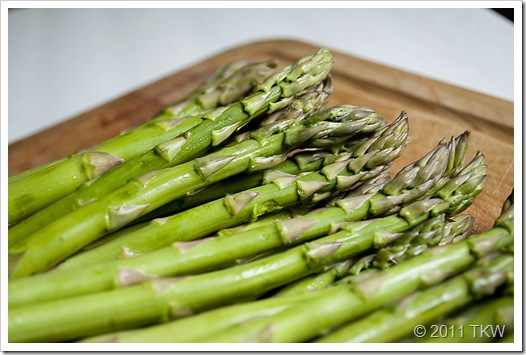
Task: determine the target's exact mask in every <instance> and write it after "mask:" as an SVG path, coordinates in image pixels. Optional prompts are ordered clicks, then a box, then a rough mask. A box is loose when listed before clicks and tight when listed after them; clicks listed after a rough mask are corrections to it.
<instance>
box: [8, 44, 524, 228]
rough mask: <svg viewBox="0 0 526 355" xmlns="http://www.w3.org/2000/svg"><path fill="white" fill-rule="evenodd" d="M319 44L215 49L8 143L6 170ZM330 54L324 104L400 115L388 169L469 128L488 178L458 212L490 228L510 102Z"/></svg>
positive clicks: (502, 195) (506, 179)
mask: <svg viewBox="0 0 526 355" xmlns="http://www.w3.org/2000/svg"><path fill="white" fill-rule="evenodd" d="M318 48H319V46H316V45H313V44H308V43H303V42H298V41H292V40H268V41H262V42H256V43H251V44H247V45H242V46H239V47H235V48H232V49H230V50H227V51H224V52H222V53H218V54H217V55H214V56H213V57H211V58H208V59H206V60H204V61H202V62H200V63H197V64H195V65H192V66H191V67H189V68H186V69H185V70H182V71H180V72H177V73H174V74H172V75H169V76H167V77H166V78H163V79H162V80H159V81H156V82H154V83H151V84H150V85H147V86H145V87H143V88H140V89H138V90H135V91H133V92H130V93H129V94H127V95H125V96H123V97H121V98H118V99H116V100H113V101H111V102H108V103H107V104H105V105H102V106H100V107H97V108H94V109H92V110H90V111H88V112H85V113H83V114H81V115H79V116H76V117H73V118H71V119H69V120H67V121H66V122H64V123H61V124H59V125H56V126H54V127H52V128H49V129H46V130H44V131H42V132H40V133H37V134H35V135H33V136H31V137H28V138H26V139H24V140H21V141H18V142H15V143H13V144H11V145H10V146H9V151H8V155H9V174H10V175H12V174H15V173H18V172H21V171H23V170H26V169H29V168H32V167H35V166H38V165H40V164H43V163H47V162H50V161H53V160H55V159H58V158H61V157H63V156H66V155H68V154H71V153H73V152H76V151H79V150H82V149H85V148H88V147H91V146H93V145H96V144H97V143H99V142H101V141H104V140H106V139H108V138H110V137H112V136H114V135H116V134H117V133H119V132H121V131H123V130H125V129H127V128H130V127H132V126H135V125H138V124H140V123H142V122H144V121H146V120H147V119H149V118H151V117H153V115H154V114H156V113H157V112H158V111H159V110H160V109H161V108H162V107H164V106H167V105H169V104H170V103H172V102H174V101H175V100H177V99H178V98H180V97H182V96H183V95H184V94H186V93H188V92H189V91H191V90H192V89H194V88H196V87H197V86H198V85H199V84H200V83H201V82H202V81H203V80H204V79H205V78H206V77H207V76H208V75H209V74H210V73H211V72H212V71H213V70H214V69H216V68H217V67H218V66H219V65H222V64H225V63H227V62H231V61H234V60H238V59H251V60H264V59H271V58H273V59H278V60H279V62H280V66H282V67H283V66H285V65H289V64H291V63H293V62H294V61H296V60H297V59H299V58H301V57H304V56H307V55H310V54H312V53H314V52H315V51H316V50H317V49H318ZM328 49H329V50H331V48H328ZM331 52H332V54H333V56H334V66H333V70H332V76H333V79H334V91H333V94H332V96H331V99H330V102H329V105H335V104H345V103H349V104H354V105H364V106H369V107H371V108H372V109H374V110H376V111H377V112H378V113H380V114H381V115H382V116H383V117H384V118H385V119H386V120H387V121H389V122H390V121H392V120H393V119H394V118H395V117H396V116H398V115H399V114H400V112H401V111H405V112H407V114H408V116H409V125H410V129H409V132H410V135H411V136H412V138H413V141H412V143H411V144H410V145H408V147H407V148H406V149H405V150H404V153H403V154H402V156H401V157H400V158H399V159H397V161H396V162H395V164H394V166H393V167H392V170H391V171H392V173H394V172H396V171H397V170H398V169H400V168H401V167H403V166H405V165H407V164H409V163H411V162H413V161H414V160H416V159H418V158H420V157H421V156H423V155H424V154H425V153H427V152H428V151H429V150H431V149H432V148H433V147H435V146H436V144H437V143H438V141H440V140H441V139H449V138H451V136H457V135H459V134H461V133H462V132H464V131H466V130H469V131H470V132H471V139H470V148H469V156H468V159H471V158H472V157H473V155H474V154H475V152H476V151H481V152H482V153H483V154H484V156H485V157H486V160H487V166H488V177H487V182H486V186H485V188H484V191H483V192H482V193H481V194H480V195H479V196H478V197H477V199H476V200H475V202H474V204H473V205H472V206H471V207H470V208H469V209H468V210H467V211H466V212H465V213H469V214H471V215H473V216H474V217H475V218H476V223H475V228H474V231H475V232H478V231H482V230H485V229H488V228H490V227H491V226H492V224H493V221H494V220H495V218H496V217H497V216H498V214H499V212H500V209H501V206H502V203H503V201H504V200H505V199H506V197H507V196H508V195H509V193H510V192H511V190H512V189H513V184H514V181H513V171H514V143H513V129H514V115H513V103H512V102H509V101H505V100H501V99H498V98H495V97H491V96H487V95H484V94H480V93H477V92H473V91H470V90H466V89H463V88H459V87H456V86H453V85H449V84H446V83H443V82H440V81H437V80H432V79H429V78H425V77H422V76H418V75H414V74H411V73H408V72H404V71H401V70H397V69H396V68H392V67H387V66H384V65H380V64H376V63H372V62H370V61H367V60H363V59H360V58H357V57H353V56H349V55H346V54H342V53H339V52H337V51H334V50H331ZM87 84H89V83H87ZM55 104H57V105H60V102H57V103H55Z"/></svg>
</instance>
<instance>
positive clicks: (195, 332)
mask: <svg viewBox="0 0 526 355" xmlns="http://www.w3.org/2000/svg"><path fill="white" fill-rule="evenodd" d="M466 220H468V221H469V219H466V218H463V219H460V221H463V222H464V223H465V221H466ZM463 222H461V223H463ZM467 224H469V223H467ZM446 230H448V231H449V230H451V232H455V231H457V232H459V235H464V233H463V232H462V229H459V230H457V229H454V228H451V229H449V228H446ZM476 238H477V237H476ZM451 239H452V238H447V240H451ZM453 239H454V238H453ZM492 240H493V237H491V236H489V238H486V242H488V241H490V244H491V245H492V247H497V244H496V243H494V242H492ZM462 243H464V244H468V245H469V242H467V241H464V242H462ZM478 243H480V245H483V243H484V240H482V239H481V240H479V241H478ZM503 244H505V243H503ZM475 245H476V244H473V245H472V246H473V250H475V251H477V250H479V249H477V248H476V247H475ZM501 247H502V245H501ZM439 248H443V246H439ZM479 251H480V250H479ZM479 251H477V255H478V256H481V255H482V254H480V252H479ZM433 253H434V250H429V251H427V254H430V255H427V254H426V255H427V256H423V257H422V256H421V257H420V258H421V259H423V260H426V262H428V263H431V264H432V263H433V261H432V259H433V255H432V254H433ZM484 253H488V256H489V257H491V256H492V255H491V252H490V251H489V250H486V251H485V252H484ZM468 255H471V254H469V253H468ZM424 258H425V259H424ZM484 259H488V257H485V258H484ZM489 260H490V261H491V262H492V265H493V266H492V267H491V268H490V267H488V265H482V264H481V262H477V264H481V265H479V266H478V267H482V268H484V269H485V271H489V270H490V269H491V271H492V272H493V273H492V275H499V273H500V272H495V271H497V268H498V267H500V266H504V267H507V266H510V265H509V258H507V257H506V258H504V259H501V260H500V261H502V262H500V261H499V262H496V260H495V259H493V258H489ZM419 264H421V263H419ZM400 265H404V264H400ZM398 267H400V266H398ZM420 267H423V266H420ZM442 267H443V268H444V270H445V271H444V272H448V271H449V269H448V267H447V259H446V260H444V262H443V263H442ZM339 268H340V271H341V273H342V274H345V273H346V272H347V271H348V268H349V262H348V261H345V262H343V263H342V265H339ZM427 270H428V271H427V272H429V273H430V274H432V273H433V265H431V266H430V267H428V268H427ZM438 271H439V272H440V270H438ZM404 272H405V273H407V274H408V275H412V274H411V268H404V270H402V271H401V272H400V280H404V277H403V276H404ZM391 273H392V271H391ZM425 273H426V271H425V269H424V270H423V274H425ZM384 275H387V274H386V272H385V271H384ZM470 275H471V277H470ZM473 275H475V276H477V273H476V272H474V271H469V272H465V273H464V275H461V276H459V277H457V278H456V279H454V281H446V282H449V283H450V285H451V284H453V285H455V284H458V283H459V280H460V284H461V285H460V286H464V287H465V284H466V283H469V284H470V285H471V286H473V287H472V288H471V289H470V290H469V291H470V296H472V294H471V292H472V291H473V290H478V291H479V293H478V294H481V293H483V292H485V291H487V290H491V288H489V287H487V286H491V285H493V286H496V285H497V284H498V283H499V282H500V281H502V277H496V278H491V277H488V274H483V275H482V276H483V278H482V279H486V280H488V281H489V282H488V283H482V282H480V281H481V280H482V279H478V281H475V280H476V279H475V278H473V277H472V276H473ZM500 276H502V275H501V274H500ZM384 278H386V277H383V278H382V277H378V280H379V281H380V282H381V280H382V279H384ZM425 280H429V278H428V277H422V278H421V281H425ZM435 281H437V280H435ZM392 282H394V283H396V278H394V277H393V281H392ZM361 283H362V284H364V281H363V280H362V281H361ZM485 286H486V287H485ZM337 287H340V288H342V287H346V286H345V285H342V286H337ZM443 288H444V286H438V287H437V288H436V290H441V289H443ZM359 289H360V288H359V287H357V288H356V290H352V289H351V292H357V290H359ZM364 289H365V290H367V288H366V287H364ZM371 289H374V287H372V288H371ZM384 289H385V290H386V291H388V287H386V288H384ZM464 290H466V289H465V288H463V287H460V288H458V287H454V286H453V288H452V292H453V295H452V296H453V297H454V296H455V295H458V294H459V292H458V291H464ZM480 291H482V292H480ZM316 295H317V293H316V292H312V293H305V292H302V293H301V294H289V295H282V297H271V298H268V299H263V300H260V301H255V302H248V303H244V304H241V305H238V306H229V307H223V308H219V309H218V310H212V311H208V312H204V313H201V314H198V315H194V316H191V317H188V318H185V319H181V320H176V321H173V322H168V323H163V324H160V325H156V326H152V327H146V328H140V329H136V330H129V331H122V332H119V333H113V334H106V335H102V336H98V337H93V338H88V339H84V341H85V342H120V343H125V342H165V343H168V342H206V341H209V340H210V341H226V340H225V338H224V337H222V336H220V335H217V336H216V337H214V338H211V337H212V336H214V334H217V333H219V332H221V331H223V330H227V329H228V328H234V329H235V327H236V326H238V327H239V328H243V327H244V326H245V325H247V324H250V323H249V322H251V321H252V320H254V319H261V318H264V317H271V316H272V315H273V314H276V315H277V314H278V313H280V312H283V311H284V310H288V309H292V308H293V307H295V306H297V305H300V304H301V303H303V302H305V301H307V300H309V299H312V298H313V297H317V296H316ZM302 297H305V298H302ZM307 297H308V298H307ZM347 297H348V296H347ZM451 298H452V297H451V296H450V295H449V294H448V293H447V292H446V293H445V296H444V297H440V295H434V296H433V297H431V298H430V299H427V300H428V301H429V302H428V303H429V304H426V302H424V303H423V304H422V305H423V306H424V307H427V306H436V304H437V302H439V301H440V300H448V299H451ZM326 299H327V301H326V302H327V303H328V304H330V298H329V297H327V298H326ZM407 299H408V301H410V300H411V299H412V298H411V296H408V298H407ZM419 299H420V300H426V299H425V298H423V297H420V298H419ZM437 300H438V301H437ZM280 301H282V302H283V303H281V302H280ZM351 301H353V300H351ZM354 301H355V302H356V303H357V304H360V303H362V302H367V300H366V299H365V300H364V299H361V298H360V297H359V296H358V297H357V298H356V299H355V300H354ZM386 301H387V304H389V303H390V301H391V300H390V299H389V298H386ZM274 302H275V303H274ZM400 304H402V303H400ZM275 305H279V306H282V307H279V306H277V307H279V308H277V309H276V308H273V307H274V306H275ZM285 305H287V307H286V306H285ZM267 307H268V312H267V313H265V310H266V309H267ZM359 307H360V306H359V305H357V308H359ZM316 309H317V308H316V307H314V308H312V309H310V308H308V307H304V308H303V311H305V312H307V314H309V313H310V312H314V311H315V310H316ZM406 309H409V307H405V306H404V307H403V308H400V310H401V311H404V310H406ZM417 310H419V309H417ZM417 310H416V311H417ZM274 311H276V312H275V313H274ZM259 312H261V313H259ZM291 312H292V311H291ZM336 312H337V311H336ZM319 314H320V317H323V314H322V313H321V312H320V313H319ZM403 314H407V315H408V316H409V315H411V314H412V313H411V312H410V311H407V312H404V313H403ZM222 315H224V318H222V319H223V321H222V322H221V321H218V320H219V319H221V316H222ZM251 315H253V317H251ZM257 315H260V317H258V316H257ZM230 317H232V321H229V319H230ZM415 324H416V323H415ZM413 326H414V325H413ZM261 329H262V331H261V333H255V334H254V337H251V335H249V334H247V336H246V338H244V339H239V338H237V339H235V341H246V342H261V341H267V340H268V339H267V338H265V334H266V332H267V331H270V330H272V327H271V326H268V327H266V328H263V327H261ZM368 329H371V327H370V326H369V327H362V328H361V329H360V331H361V332H363V333H364V334H367V333H368V331H367V330H368ZM183 330H184V331H183ZM393 331H394V332H396V331H397V330H396V329H393V328H389V329H388V331H387V332H385V333H390V332H393ZM268 335H271V333H268ZM322 339H323V338H322Z"/></svg>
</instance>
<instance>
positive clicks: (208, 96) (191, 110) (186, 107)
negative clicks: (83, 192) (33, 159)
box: [8, 60, 277, 183]
mask: <svg viewBox="0 0 526 355" xmlns="http://www.w3.org/2000/svg"><path fill="white" fill-rule="evenodd" d="M276 64H277V63H276V62H275V61H267V62H263V63H251V62H249V61H247V60H238V61H234V62H232V63H228V64H225V65H222V66H220V67H219V68H217V69H216V70H215V71H214V72H213V73H212V74H211V75H210V76H209V77H208V79H207V80H206V81H205V82H204V83H203V84H202V85H201V86H199V87H198V88H196V89H194V90H193V91H192V92H190V93H189V94H187V95H186V96H185V97H183V98H182V99H180V100H178V101H177V102H174V103H173V104H171V105H170V106H168V107H166V108H164V109H163V110H161V112H159V113H158V114H157V115H155V116H154V117H153V118H152V119H151V120H150V121H149V122H147V123H145V124H143V125H141V126H140V127H141V129H143V128H144V126H146V125H149V123H150V122H152V121H159V120H165V119H167V118H172V119H173V118H178V117H181V118H182V117H184V116H190V115H195V114H199V113H200V112H202V111H205V110H209V109H212V108H215V107H216V106H218V105H221V106H223V105H227V104H229V103H231V102H235V101H238V100H240V99H242V98H243V97H244V96H246V95H248V94H249V93H250V91H252V90H253V89H254V86H255V85H256V84H257V83H259V82H260V81H261V80H263V79H264V78H266V77H267V76H269V75H270V74H271V73H272V72H273V71H274V68H275V67H276ZM136 129H137V128H136ZM128 134H129V135H130V134H132V133H128ZM141 136H142V134H141ZM135 138H141V137H135ZM119 140H121V143H119V142H118V141H119ZM111 141H112V144H115V143H118V144H117V149H122V148H123V146H122V144H123V143H125V142H123V141H122V138H120V136H118V137H114V138H112V139H111ZM129 141H130V140H129V139H128V142H129ZM99 147H100V148H99ZM105 147H106V149H108V147H110V148H111V145H110V144H109V142H104V143H101V144H99V145H97V146H96V147H93V148H90V150H96V149H97V150H100V149H102V150H103V151H106V150H105ZM116 155H119V156H120V154H116ZM72 157H73V156H69V157H64V158H62V159H59V160H55V161H52V162H50V163H47V164H43V165H39V166H37V167H35V168H32V169H29V170H26V171H23V172H20V173H18V174H15V175H11V176H9V180H8V182H9V183H12V182H15V181H17V180H20V179H23V178H26V177H28V176H30V175H33V174H34V173H36V172H40V171H42V170H44V169H47V168H49V167H51V166H53V165H56V164H58V163H63V162H64V161H65V160H67V159H71V158H72Z"/></svg>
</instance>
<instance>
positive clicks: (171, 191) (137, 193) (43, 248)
mask: <svg viewBox="0 0 526 355" xmlns="http://www.w3.org/2000/svg"><path fill="white" fill-rule="evenodd" d="M362 113H363V109H362V108H360V107H358V108H357V107H355V106H351V105H341V106H336V107H333V108H330V109H327V110H324V111H320V112H319V113H316V114H312V115H310V116H308V117H307V118H306V119H304V123H303V124H301V123H296V124H294V122H291V123H290V124H291V126H290V127H289V128H288V129H285V130H283V131H281V130H282V129H283V128H282V127H279V126H275V129H277V130H278V129H279V130H280V132H279V133H275V134H272V130H269V129H268V128H266V127H264V130H262V131H260V132H259V133H258V131H256V132H255V134H252V135H251V137H254V138H250V139H245V140H243V141H241V142H239V143H233V144H231V145H228V146H226V147H224V148H222V149H220V150H218V151H216V152H214V153H211V154H209V155H207V156H205V157H202V158H198V159H196V160H193V161H190V162H188V163H185V164H180V165H178V166H175V167H173V168H168V169H164V170H161V171H155V172H152V173H148V174H145V175H143V176H141V177H139V178H137V179H133V180H131V181H130V182H129V183H128V184H126V185H125V186H123V187H122V188H120V189H118V190H116V191H115V192H113V193H111V194H109V195H106V196H105V197H104V198H100V199H98V200H97V201H94V202H91V203H89V204H87V205H85V206H83V207H82V208H79V209H77V210H75V211H73V212H72V213H70V214H68V215H66V216H64V217H63V218H61V219H59V220H57V221H55V222H54V223H51V224H49V225H47V226H45V227H43V228H42V229H40V230H39V231H38V232H37V233H35V234H33V236H32V237H31V238H28V239H26V240H24V241H23V242H22V243H20V244H19V245H17V246H15V247H13V248H11V250H10V253H11V254H10V255H11V263H10V266H11V268H10V271H11V272H10V274H11V275H12V277H22V276H28V275H31V274H35V273H38V272H41V271H45V270H48V269H49V268H50V267H52V266H54V265H56V264H57V263H58V262H60V261H62V260H64V259H65V258H66V257H68V256H69V255H71V254H73V253H75V252H76V251H77V250H79V249H81V248H82V247H84V246H85V245H87V244H89V243H91V242H93V241H94V240H96V239H98V238H99V237H101V236H102V235H104V234H106V233H107V232H109V231H112V230H117V229H120V228H122V227H123V226H125V225H127V224H128V223H129V222H131V221H133V220H135V219H137V218H138V217H140V216H141V215H144V214H145V213H148V212H150V211H152V210H154V209H156V208H158V207H159V206H162V205H164V204H165V203H168V202H170V201H172V200H174V199H176V198H179V197H181V196H183V195H185V194H186V193H188V192H189V191H193V190H195V189H196V188H201V187H205V186H207V185H209V184H212V183H214V182H217V181H220V180H223V179H225V178H227V177H230V176H233V175H236V174H239V173H241V172H244V171H247V170H249V169H251V170H257V169H266V168H270V167H272V166H275V165H277V164H278V163H279V162H280V161H282V160H283V158H285V157H286V153H287V152H290V151H292V150H294V149H295V148H297V147H299V146H301V145H303V144H306V142H308V141H309V140H312V141H314V142H315V141H316V140H317V139H318V138H320V137H321V138H323V141H324V142H325V141H327V139H328V138H326V136H328V135H331V134H332V133H334V134H335V135H340V134H341V133H342V132H343V131H344V132H352V131H354V132H356V131H358V132H360V133H363V131H364V129H365V130H366V129H367V128H366V127H367V123H366V127H364V126H363V122H360V126H359V127H357V126H356V125H355V124H354V123H353V120H354V119H356V118H357V117H356V114H358V115H361V114H362ZM283 123H284V121H281V122H280V125H283ZM335 124H336V125H335ZM370 128H371V129H372V131H373V132H374V131H375V130H376V129H377V124H375V125H372V127H370ZM258 135H259V136H258ZM351 136H352V134H350V135H347V137H349V138H350V137H351ZM276 158H277V159H276Z"/></svg>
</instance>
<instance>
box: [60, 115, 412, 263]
mask: <svg viewBox="0 0 526 355" xmlns="http://www.w3.org/2000/svg"><path fill="white" fill-rule="evenodd" d="M354 122H355V123H357V125H356V127H371V126H375V125H377V124H378V123H379V122H380V121H379V118H378V116H377V114H376V113H374V112H370V114H368V115H362V114H361V115H360V118H358V119H357V120H355V121H354ZM365 123H368V124H367V125H365ZM360 130H361V129H360ZM360 130H359V131H360ZM349 133H350V132H349ZM355 133H358V131H357V132H355ZM349 137H351V136H349ZM386 138H389V139H386ZM406 139H407V118H406V116H405V115H401V116H400V117H399V118H398V119H397V120H395V122H393V123H392V124H391V125H390V126H385V127H384V128H383V129H382V130H380V131H378V132H377V133H376V134H375V135H374V136H373V137H371V138H369V139H367V140H365V141H364V142H363V143H362V144H361V146H356V147H354V149H353V152H351V153H346V154H340V157H339V158H338V159H336V158H332V159H327V160H326V161H325V163H326V165H327V166H325V167H323V169H321V167H320V169H321V171H319V172H313V173H310V174H307V175H304V176H297V175H292V174H280V173H276V171H273V170H271V171H270V172H269V173H268V174H264V176H265V182H266V183H265V184H264V185H262V186H259V187H257V188H253V189H249V190H246V191H243V192H241V193H238V194H235V195H227V196H226V197H225V198H222V199H218V200H215V201H212V202H210V203H207V204H204V205H200V206H197V207H195V208H193V209H189V210H186V211H183V212H181V213H178V214H176V215H173V216H170V217H167V218H165V219H162V224H160V223H159V219H157V220H154V221H153V222H151V223H150V224H149V225H148V226H147V227H146V228H144V229H142V230H137V231H135V232H134V233H130V234H128V235H126V236H125V237H121V238H118V239H114V240H112V241H111V242H109V243H106V244H105V245H103V246H100V247H98V248H96V249H92V250H91V251H89V252H86V253H82V254H79V255H78V256H76V257H73V258H71V260H69V261H66V263H64V264H63V265H61V266H60V268H63V269H65V268H71V267H73V268H79V267H84V266H86V265H90V264H93V263H98V262H101V261H107V260H115V259H117V258H119V257H120V256H121V255H122V252H123V250H126V251H127V252H129V253H131V254H133V255H138V254H145V253H147V252H150V251H152V250H155V249H158V248H161V247H165V246H169V245H170V244H171V243H173V242H175V241H191V240H195V239H198V238H200V237H204V236H206V235H209V234H210V233H214V232H216V231H218V230H220V229H223V228H228V227H232V226H235V225H238V224H240V223H243V222H247V221H253V220H255V219H257V218H258V217H259V216H260V215H263V214H267V213H269V212H273V211H277V210H279V209H281V208H284V207H287V206H291V205H293V204H297V203H300V202H304V201H305V200H306V199H313V200H314V201H320V200H321V199H323V198H327V196H326V194H328V193H330V192H331V191H334V190H335V189H345V188H350V187H352V185H353V184H354V185H355V184H358V183H360V182H363V181H366V180H368V179H370V178H372V177H374V176H375V175H377V174H379V173H381V172H382V171H384V170H385V169H387V168H388V167H389V166H390V164H391V163H392V161H393V160H394V159H396V157H398V156H399V155H400V153H401V152H402V150H403V148H404V146H405V143H406ZM373 156H374V157H375V159H372V157H373ZM333 157H334V156H333ZM350 159H352V162H351V161H350ZM367 160H370V161H367ZM301 161H302V160H299V163H298V164H300V165H301V166H303V165H304V163H302V162H301ZM346 166H347V168H346ZM298 168H299V167H298ZM335 169H336V170H335ZM340 170H341V171H340ZM343 178H348V179H350V178H352V179H353V180H352V181H351V182H349V183H348V184H341V183H339V181H340V180H341V179H343ZM267 182H272V183H271V184H269V183H267ZM203 219H206V222H205V221H204V220H203ZM201 220H203V222H200V221H201ZM188 221H195V223H188ZM174 231H177V233H174Z"/></svg>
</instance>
